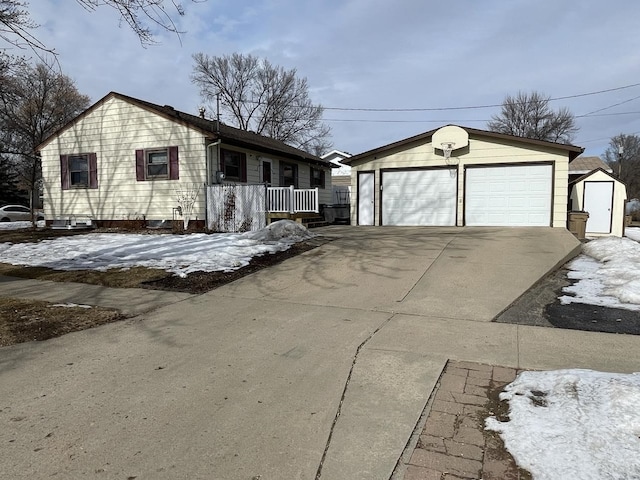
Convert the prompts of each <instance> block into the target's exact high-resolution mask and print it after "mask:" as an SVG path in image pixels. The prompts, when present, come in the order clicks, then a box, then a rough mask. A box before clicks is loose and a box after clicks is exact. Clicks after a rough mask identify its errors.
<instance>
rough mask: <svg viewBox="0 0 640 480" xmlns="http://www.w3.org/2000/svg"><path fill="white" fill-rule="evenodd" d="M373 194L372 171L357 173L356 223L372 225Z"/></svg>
mask: <svg viewBox="0 0 640 480" xmlns="http://www.w3.org/2000/svg"><path fill="white" fill-rule="evenodd" d="M374 194H375V190H374V174H373V172H364V173H358V225H373V222H374V215H373V212H374V208H373V205H374Z"/></svg>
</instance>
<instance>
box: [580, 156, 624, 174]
mask: <svg viewBox="0 0 640 480" xmlns="http://www.w3.org/2000/svg"><path fill="white" fill-rule="evenodd" d="M598 168H600V169H602V170H604V171H605V172H609V173H612V172H613V169H612V168H611V167H610V166H609V165H607V164H606V163H604V162H603V161H602V159H601V158H600V157H578V158H576V159H574V160H572V161H571V163H569V174H570V175H582V174H585V173H589V172H591V171H592V170H597V169H598Z"/></svg>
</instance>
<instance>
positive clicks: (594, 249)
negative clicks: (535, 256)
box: [559, 237, 640, 311]
mask: <svg viewBox="0 0 640 480" xmlns="http://www.w3.org/2000/svg"><path fill="white" fill-rule="evenodd" d="M582 251H583V255H580V256H578V257H577V258H575V259H574V260H572V261H571V262H570V263H569V264H568V268H569V270H570V272H569V274H568V277H569V278H570V279H572V280H577V282H576V283H575V284H573V285H570V286H568V287H565V288H563V290H562V291H563V292H564V293H567V294H569V295H564V296H561V297H559V298H560V302H561V303H562V304H564V305H566V304H569V303H585V304H589V305H599V306H604V307H610V308H623V309H626V310H639V311H640V243H638V242H636V241H634V240H630V239H628V238H618V237H603V238H598V239H595V240H591V241H590V242H588V243H586V244H585V245H584V246H583V248H582Z"/></svg>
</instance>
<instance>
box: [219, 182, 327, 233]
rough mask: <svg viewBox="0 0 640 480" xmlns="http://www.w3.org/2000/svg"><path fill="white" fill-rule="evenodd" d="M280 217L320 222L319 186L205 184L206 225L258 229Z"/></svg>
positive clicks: (311, 223) (226, 229)
mask: <svg viewBox="0 0 640 480" xmlns="http://www.w3.org/2000/svg"><path fill="white" fill-rule="evenodd" d="M283 218H287V219H291V220H295V221H297V222H300V223H304V224H305V225H307V226H319V225H320V222H324V219H323V218H322V217H321V216H320V195H319V189H318V188H305V189H299V188H294V187H293V186H291V187H265V185H263V184H260V185H211V186H208V187H207V228H208V229H209V230H212V231H217V232H244V231H248V230H259V229H260V228H263V227H264V226H265V225H266V224H267V223H271V222H272V221H275V220H280V219H283Z"/></svg>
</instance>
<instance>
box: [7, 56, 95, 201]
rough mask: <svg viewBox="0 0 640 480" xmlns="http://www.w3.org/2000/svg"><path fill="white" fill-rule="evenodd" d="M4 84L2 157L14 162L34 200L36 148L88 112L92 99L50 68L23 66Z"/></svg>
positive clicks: (37, 169)
mask: <svg viewBox="0 0 640 480" xmlns="http://www.w3.org/2000/svg"><path fill="white" fill-rule="evenodd" d="M2 82H3V87H2V88H1V89H0V155H2V156H4V157H5V158H9V159H11V160H12V162H13V164H14V166H15V167H16V170H17V172H18V173H19V175H20V177H21V178H20V179H21V183H22V185H23V186H24V187H25V188H26V189H27V190H29V191H30V192H31V198H32V201H33V200H34V199H35V194H36V193H37V191H38V183H39V180H40V178H41V176H42V174H41V164H40V158H39V156H38V155H36V151H35V150H36V147H37V146H38V145H39V144H40V143H42V142H43V141H44V140H45V139H46V138H47V137H48V136H49V135H51V134H52V133H53V132H55V131H56V130H57V129H58V128H60V127H62V126H63V125H65V124H66V123H67V122H68V121H69V120H71V119H72V118H74V117H75V116H76V115H78V114H79V113H80V112H82V111H83V110H84V109H86V108H87V107H88V106H89V102H90V100H89V97H87V96H86V95H82V94H80V92H78V90H77V89H76V87H75V85H74V83H73V81H72V80H71V79H70V78H69V77H67V76H66V75H63V74H62V73H59V72H57V71H56V70H54V69H52V68H51V66H50V65H45V64H38V65H36V66H30V65H27V64H23V65H20V66H19V67H16V68H15V69H14V71H13V72H9V73H8V74H7V75H5V76H4V78H3V79H2Z"/></svg>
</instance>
